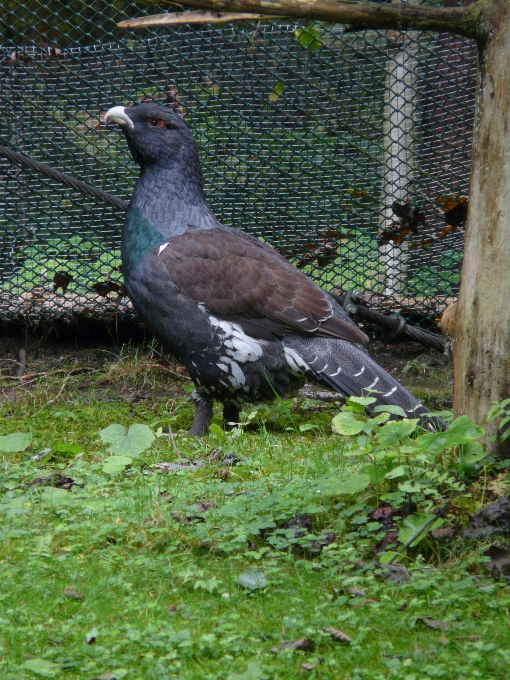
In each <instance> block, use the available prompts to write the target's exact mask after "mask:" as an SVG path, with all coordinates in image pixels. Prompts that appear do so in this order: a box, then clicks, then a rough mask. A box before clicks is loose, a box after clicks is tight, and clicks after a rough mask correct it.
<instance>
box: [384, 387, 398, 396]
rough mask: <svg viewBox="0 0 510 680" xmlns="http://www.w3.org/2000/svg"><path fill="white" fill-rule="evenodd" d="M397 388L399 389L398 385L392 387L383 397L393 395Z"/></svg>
mask: <svg viewBox="0 0 510 680" xmlns="http://www.w3.org/2000/svg"><path fill="white" fill-rule="evenodd" d="M396 390H397V387H396V386H395V387H392V388H391V390H390V391H389V392H386V394H383V397H391V395H392V394H393V392H395V391H396Z"/></svg>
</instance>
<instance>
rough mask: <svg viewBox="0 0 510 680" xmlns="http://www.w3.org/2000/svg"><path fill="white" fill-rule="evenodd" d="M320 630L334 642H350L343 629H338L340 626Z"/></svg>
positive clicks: (350, 639)
mask: <svg viewBox="0 0 510 680" xmlns="http://www.w3.org/2000/svg"><path fill="white" fill-rule="evenodd" d="M322 630H323V631H324V632H325V633H327V634H328V635H330V636H331V637H332V638H333V640H336V642H352V638H350V637H349V636H348V635H347V634H346V633H344V631H343V630H340V628H323V629H322Z"/></svg>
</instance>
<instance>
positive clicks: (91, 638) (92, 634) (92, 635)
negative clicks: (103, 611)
mask: <svg viewBox="0 0 510 680" xmlns="http://www.w3.org/2000/svg"><path fill="white" fill-rule="evenodd" d="M96 638H97V628H92V630H91V631H89V632H88V633H87V634H86V635H85V642H86V643H87V644H88V645H93V644H94V642H95V641H96Z"/></svg>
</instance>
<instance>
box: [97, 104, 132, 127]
mask: <svg viewBox="0 0 510 680" xmlns="http://www.w3.org/2000/svg"><path fill="white" fill-rule="evenodd" d="M104 122H105V123H106V124H108V123H109V122H112V123H117V125H127V126H128V128H130V129H131V130H133V128H134V127H135V125H134V123H133V121H132V120H131V118H130V117H129V116H128V115H127V113H126V109H125V108H124V107H123V106H113V107H112V108H111V109H108V111H107V112H106V113H105V114H104Z"/></svg>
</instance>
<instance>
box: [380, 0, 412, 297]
mask: <svg viewBox="0 0 510 680" xmlns="http://www.w3.org/2000/svg"><path fill="white" fill-rule="evenodd" d="M409 4H412V5H419V4H420V2H419V0H410V3H409ZM417 35H418V34H417V32H416V31H408V32H405V33H401V32H400V31H388V33H387V39H388V60H387V62H386V85H385V94H384V114H383V163H382V187H381V190H382V211H381V222H380V226H381V232H384V231H392V230H393V229H394V224H395V222H396V217H395V215H394V213H393V210H392V205H393V203H394V202H395V201H397V202H398V203H405V202H408V201H409V200H410V198H411V196H412V194H413V182H414V163H415V152H414V144H413V141H414V140H413V133H414V127H415V123H416V109H417V90H416V82H417V67H418V59H417V52H418V43H417V41H416V38H417ZM379 252H380V255H381V261H382V264H383V270H384V274H383V276H384V294H385V295H389V296H394V295H402V293H403V290H404V287H405V281H406V275H407V261H408V255H409V249H408V245H407V241H403V242H402V243H401V244H400V245H396V244H395V243H393V242H385V243H384V244H382V245H381V246H380V249H379Z"/></svg>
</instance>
